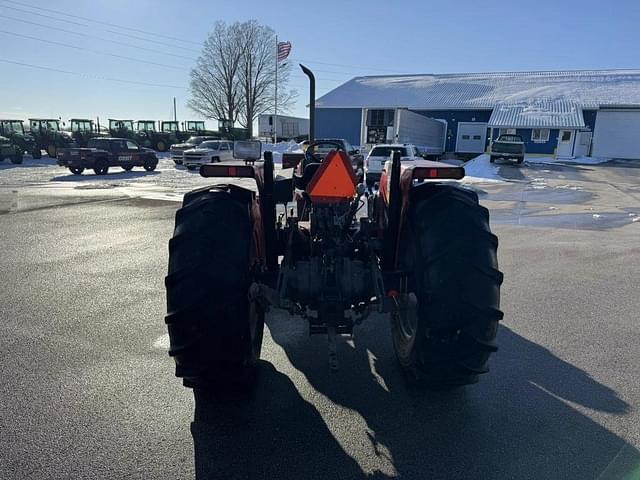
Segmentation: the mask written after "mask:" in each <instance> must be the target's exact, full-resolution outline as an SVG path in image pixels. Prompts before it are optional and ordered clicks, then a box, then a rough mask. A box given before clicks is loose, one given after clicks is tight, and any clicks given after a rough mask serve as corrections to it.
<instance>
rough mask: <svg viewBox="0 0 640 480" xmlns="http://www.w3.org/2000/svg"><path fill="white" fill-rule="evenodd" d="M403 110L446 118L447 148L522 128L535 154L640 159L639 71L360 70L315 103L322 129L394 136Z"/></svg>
mask: <svg viewBox="0 0 640 480" xmlns="http://www.w3.org/2000/svg"><path fill="white" fill-rule="evenodd" d="M396 109H409V110H411V111H413V112H416V113H419V114H421V115H425V116H428V117H432V118H437V119H442V120H444V121H446V122H447V137H446V142H445V150H446V151H447V152H455V153H463V154H473V153H481V152H484V151H486V149H487V148H488V146H489V145H490V143H491V141H492V140H493V139H496V138H497V137H498V135H499V134H500V133H517V134H519V135H520V136H522V138H523V139H524V141H525V143H526V147H527V152H528V153H529V154H541V155H557V156H561V157H573V156H580V155H589V154H593V155H596V156H603V157H616V158H640V135H638V134H637V132H638V131H640V70H596V71H594V70H589V71H565V72H515V73H481V74H472V73H465V74H437V75H436V74H434V75H397V76H368V77H356V78H354V79H352V80H350V81H348V82H346V83H345V84H343V85H341V86H339V87H337V88H335V89H334V90H332V91H331V92H329V93H327V94H325V95H324V96H322V97H321V98H319V99H318V100H317V102H316V136H317V137H333V138H335V137H342V138H346V139H347V140H348V141H349V142H350V143H351V144H353V145H366V144H371V143H380V142H384V141H390V139H389V138H386V137H385V132H386V129H387V128H388V127H390V126H392V123H393V118H394V112H395V110H396Z"/></svg>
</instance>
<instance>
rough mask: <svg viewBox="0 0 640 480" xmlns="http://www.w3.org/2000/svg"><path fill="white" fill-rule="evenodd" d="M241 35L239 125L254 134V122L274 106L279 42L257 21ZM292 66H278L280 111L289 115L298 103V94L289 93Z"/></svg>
mask: <svg viewBox="0 0 640 480" xmlns="http://www.w3.org/2000/svg"><path fill="white" fill-rule="evenodd" d="M240 30H241V32H242V33H241V35H242V37H241V38H242V40H241V43H242V49H243V55H242V63H241V65H240V68H239V70H238V74H239V79H240V89H241V92H242V109H241V111H240V116H239V119H238V120H239V122H240V124H241V125H242V126H243V127H245V128H246V129H248V131H249V135H250V136H252V134H253V122H254V121H255V119H256V118H257V117H258V115H260V114H262V113H266V112H268V111H272V110H273V109H274V107H275V87H276V72H275V69H276V55H277V53H276V44H275V42H276V39H275V32H274V31H273V30H272V29H271V28H269V27H266V26H263V25H260V24H258V22H256V21H255V20H251V21H248V22H244V23H242V24H241V27H240ZM288 80H289V65H288V64H284V65H281V66H279V67H278V109H279V111H281V112H286V111H287V110H288V109H289V108H290V106H291V104H292V103H293V101H294V100H295V96H296V92H295V91H287V89H286V84H287V82H288Z"/></svg>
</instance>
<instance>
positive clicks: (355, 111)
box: [315, 108, 362, 145]
mask: <svg viewBox="0 0 640 480" xmlns="http://www.w3.org/2000/svg"><path fill="white" fill-rule="evenodd" d="M361 123H362V109H360V108H316V126H315V128H316V135H315V136H316V138H344V139H345V140H347V141H348V142H349V143H350V144H351V145H360V133H361Z"/></svg>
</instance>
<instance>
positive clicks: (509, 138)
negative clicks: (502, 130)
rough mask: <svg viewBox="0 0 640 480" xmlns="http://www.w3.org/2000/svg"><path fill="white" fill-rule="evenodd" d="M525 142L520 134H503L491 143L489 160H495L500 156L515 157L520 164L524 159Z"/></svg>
mask: <svg viewBox="0 0 640 480" xmlns="http://www.w3.org/2000/svg"><path fill="white" fill-rule="evenodd" d="M524 154H525V150H524V142H523V141H522V137H521V136H520V135H513V134H503V135H500V136H499V137H498V139H497V140H496V141H495V142H493V143H492V144H491V151H490V152H489V155H490V157H489V161H490V162H491V163H493V162H495V161H496V159H498V158H506V159H509V158H513V159H514V160H515V161H516V163H518V164H520V163H522V162H523V160H524Z"/></svg>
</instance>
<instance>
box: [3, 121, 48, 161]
mask: <svg viewBox="0 0 640 480" xmlns="http://www.w3.org/2000/svg"><path fill="white" fill-rule="evenodd" d="M0 135H1V136H3V137H6V138H8V139H9V140H10V141H11V143H13V144H14V145H16V146H18V147H19V148H20V151H21V152H22V153H24V152H27V153H30V154H31V156H32V157H33V158H36V159H37V158H40V157H42V152H40V149H39V148H36V141H35V139H34V138H33V135H31V134H30V133H27V132H25V131H24V125H23V122H22V120H0Z"/></svg>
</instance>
